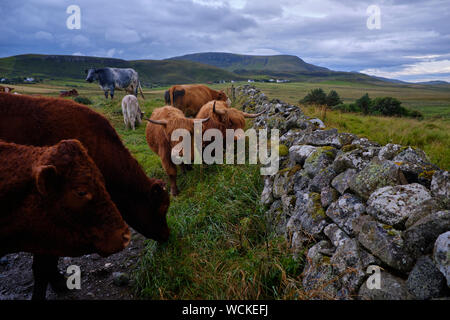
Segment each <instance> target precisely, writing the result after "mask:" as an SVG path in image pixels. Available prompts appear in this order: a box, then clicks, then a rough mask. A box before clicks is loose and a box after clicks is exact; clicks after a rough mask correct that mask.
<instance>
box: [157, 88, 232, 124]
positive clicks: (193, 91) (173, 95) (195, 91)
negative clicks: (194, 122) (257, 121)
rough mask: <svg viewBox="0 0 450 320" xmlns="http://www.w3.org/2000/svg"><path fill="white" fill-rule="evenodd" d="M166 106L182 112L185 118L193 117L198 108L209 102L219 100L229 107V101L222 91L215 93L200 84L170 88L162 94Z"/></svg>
mask: <svg viewBox="0 0 450 320" xmlns="http://www.w3.org/2000/svg"><path fill="white" fill-rule="evenodd" d="M164 99H165V101H166V104H168V105H171V106H174V107H175V108H178V109H180V110H181V111H183V112H184V114H185V115H186V116H187V117H195V116H196V115H197V113H198V111H199V110H200V108H201V107H202V106H203V105H204V104H205V103H207V102H208V101H211V100H220V101H224V102H226V103H227V105H228V107H230V106H231V101H230V99H229V98H228V97H227V95H226V94H225V92H223V91H216V90H213V89H210V88H208V87H207V86H204V85H201V84H191V85H176V86H172V87H171V88H170V89H169V90H168V91H166V92H165V94H164Z"/></svg>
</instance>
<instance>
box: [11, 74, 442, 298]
mask: <svg viewBox="0 0 450 320" xmlns="http://www.w3.org/2000/svg"><path fill="white" fill-rule="evenodd" d="M237 85H240V84H239V83H235V86H237ZM226 86H229V84H223V85H212V86H211V87H212V88H214V89H219V88H220V89H225V88H226ZM256 86H258V87H259V88H261V89H262V90H263V92H265V93H266V95H268V96H269V97H270V98H279V99H281V100H284V101H286V102H289V103H292V104H298V100H300V99H301V98H303V97H304V96H305V95H306V93H307V92H308V91H309V90H311V89H313V88H317V87H321V88H323V89H324V90H325V91H326V92H328V91H329V90H331V89H334V90H336V91H337V92H338V93H339V94H340V95H341V97H342V98H343V100H344V101H345V102H350V101H353V100H354V99H357V98H359V97H360V96H362V95H363V94H364V93H366V92H368V93H369V95H370V96H371V97H377V96H393V97H396V98H398V99H400V100H401V101H402V102H403V105H404V106H405V107H408V108H412V109H417V110H419V111H421V112H422V113H423V114H424V115H425V119H424V120H422V121H418V120H412V119H401V118H383V117H373V116H362V115H356V114H343V113H339V112H334V111H333V112H331V111H327V112H326V113H325V112H324V111H323V110H322V109H320V108H314V107H309V108H305V109H304V112H305V113H306V114H307V115H310V116H314V117H319V118H321V119H322V120H324V121H325V123H326V124H327V125H328V126H330V127H336V128H338V129H339V130H340V131H343V132H352V133H355V134H358V135H361V136H366V137H367V138H369V139H372V140H375V141H377V142H379V143H382V144H385V143H387V142H392V143H400V144H405V145H412V146H417V147H419V148H422V149H423V150H425V151H426V152H427V154H428V155H429V156H430V158H431V160H432V162H433V163H436V164H437V165H439V166H440V167H442V168H444V169H447V170H448V169H449V168H450V151H449V150H450V136H449V135H450V90H449V89H442V88H432V89H430V88H422V89H420V88H415V87H413V88H409V87H398V86H394V85H387V86H378V85H368V84H355V83H346V82H321V83H287V84H267V83H257V84H256ZM13 87H14V88H15V90H16V91H17V92H20V93H29V94H42V95H49V96H57V95H58V94H59V91H60V90H68V89H71V88H76V89H77V91H78V92H79V93H80V95H81V96H84V97H88V98H90V99H91V100H92V102H93V104H92V105H91V107H92V108H93V109H94V110H96V111H98V112H100V113H102V114H104V115H105V116H106V117H107V118H108V119H109V120H110V122H111V123H112V125H113V126H114V127H115V128H116V130H117V132H118V133H119V135H120V136H121V138H122V140H123V142H124V144H125V145H126V146H127V148H129V150H130V151H131V152H132V154H133V155H134V156H135V157H136V159H137V160H138V161H139V163H140V164H141V165H142V166H143V168H144V170H145V171H146V173H147V174H148V175H149V176H151V177H155V178H162V179H164V180H166V181H167V176H166V174H165V172H164V170H163V169H162V167H161V163H160V160H159V157H158V156H157V155H155V154H154V153H153V152H152V151H151V150H150V149H149V147H148V146H147V143H146V140H145V125H146V122H145V121H144V122H143V123H142V125H141V126H139V127H138V128H137V130H136V131H131V130H125V128H124V123H123V118H122V114H121V106H120V102H121V99H122V98H123V96H124V95H125V93H124V92H121V91H118V92H117V93H116V97H115V98H114V100H113V101H111V100H105V98H104V96H103V93H102V91H101V90H100V89H99V87H98V85H96V84H87V83H85V82H77V81H68V82H66V81H48V82H45V83H42V84H36V85H16V86H13ZM166 89H167V88H157V89H152V90H148V89H145V88H144V95H145V98H146V99H145V100H143V99H142V98H141V97H139V103H140V105H141V109H142V111H144V112H145V116H146V117H148V116H149V115H150V114H151V112H152V110H153V109H154V108H157V107H160V106H163V105H164V90H166ZM236 107H239V106H236ZM437 116H439V117H437ZM249 125H250V123H248V126H249ZM178 185H179V188H180V191H181V193H180V196H178V197H176V198H171V206H170V209H169V212H168V216H167V217H168V223H169V226H170V227H171V230H172V235H171V238H170V240H169V242H168V243H166V244H163V245H158V244H157V243H156V242H154V241H147V242H146V249H145V251H144V252H143V253H142V257H141V260H140V263H139V264H138V265H137V266H136V267H135V269H134V271H132V270H130V272H132V273H133V277H134V279H135V282H134V283H135V287H134V290H135V291H136V294H137V295H138V296H140V297H142V298H150V299H292V298H300V299H302V298H304V299H306V298H312V295H320V294H321V293H320V292H309V293H308V295H306V293H305V292H303V291H302V288H301V282H300V281H299V272H300V270H302V267H303V264H304V263H305V257H304V254H303V253H302V252H300V253H299V255H298V257H297V260H294V259H293V258H292V254H291V252H290V250H289V248H288V247H287V244H286V241H285V240H284V238H283V237H277V236H276V235H274V234H271V233H270V232H269V231H268V229H267V226H266V225H265V222H264V212H265V209H266V208H264V207H262V206H261V205H260V204H259V198H260V194H261V191H262V187H263V185H262V178H261V176H260V174H259V168H258V167H257V166H252V165H235V166H229V165H212V166H206V165H197V166H193V170H192V171H188V172H187V174H185V175H183V174H179V176H178ZM306 250H307V249H306Z"/></svg>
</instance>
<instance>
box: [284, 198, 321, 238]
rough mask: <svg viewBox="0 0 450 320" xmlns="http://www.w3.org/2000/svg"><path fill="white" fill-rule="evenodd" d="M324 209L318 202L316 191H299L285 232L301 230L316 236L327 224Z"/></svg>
mask: <svg viewBox="0 0 450 320" xmlns="http://www.w3.org/2000/svg"><path fill="white" fill-rule="evenodd" d="M325 218H326V215H325V211H324V210H323V208H322V205H321V203H320V194H318V193H314V192H311V193H299V194H297V202H296V205H295V209H294V215H293V216H292V217H291V218H290V219H289V222H288V224H287V232H288V234H289V233H291V234H292V233H293V232H296V231H301V232H303V233H304V234H306V235H309V236H311V237H316V238H318V237H319V235H320V233H321V232H322V230H323V228H325V226H326V225H327V224H328V223H327V221H326V219H325Z"/></svg>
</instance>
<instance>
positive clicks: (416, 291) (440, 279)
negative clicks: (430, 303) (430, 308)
mask: <svg viewBox="0 0 450 320" xmlns="http://www.w3.org/2000/svg"><path fill="white" fill-rule="evenodd" d="M445 282H446V281H445V278H444V276H443V275H442V273H441V272H440V271H439V269H438V268H437V267H436V265H435V264H434V263H433V260H431V258H430V257H428V256H423V257H420V258H419V259H418V260H417V263H416V265H415V266H414V268H413V269H412V270H411V272H410V274H409V276H408V280H407V281H406V286H407V288H408V290H409V292H410V293H412V294H413V295H414V297H415V298H416V299H421V300H427V299H431V298H438V297H441V296H442V295H443V294H444V292H445V291H444V290H445Z"/></svg>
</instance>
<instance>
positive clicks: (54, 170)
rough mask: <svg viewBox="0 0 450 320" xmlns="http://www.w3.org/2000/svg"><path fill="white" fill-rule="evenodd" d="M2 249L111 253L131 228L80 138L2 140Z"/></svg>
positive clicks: (1, 251)
mask: <svg viewBox="0 0 450 320" xmlns="http://www.w3.org/2000/svg"><path fill="white" fill-rule="evenodd" d="M0 208H1V212H0V255H2V254H5V253H9V252H18V251H27V252H32V253H37V254H51V255H58V256H80V255H83V254H88V253H92V252H98V253H100V254H102V255H110V254H112V253H115V252H118V251H120V250H122V249H123V248H124V247H125V246H126V245H127V244H128V242H129V238H130V231H129V229H128V226H127V225H126V224H125V222H124V221H123V220H122V216H121V215H120V213H119V210H117V208H116V206H115V205H114V203H113V202H112V201H111V198H110V196H109V194H108V193H107V192H106V188H105V185H104V180H103V177H102V175H101V173H100V170H98V168H97V166H96V165H95V163H94V162H93V161H92V159H91V158H90V157H89V156H88V154H87V151H86V149H85V148H84V147H83V146H82V145H81V143H80V142H79V141H78V140H63V141H61V142H60V143H58V144H57V145H55V146H52V147H31V146H23V145H17V144H14V143H7V142H4V141H2V140H0Z"/></svg>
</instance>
